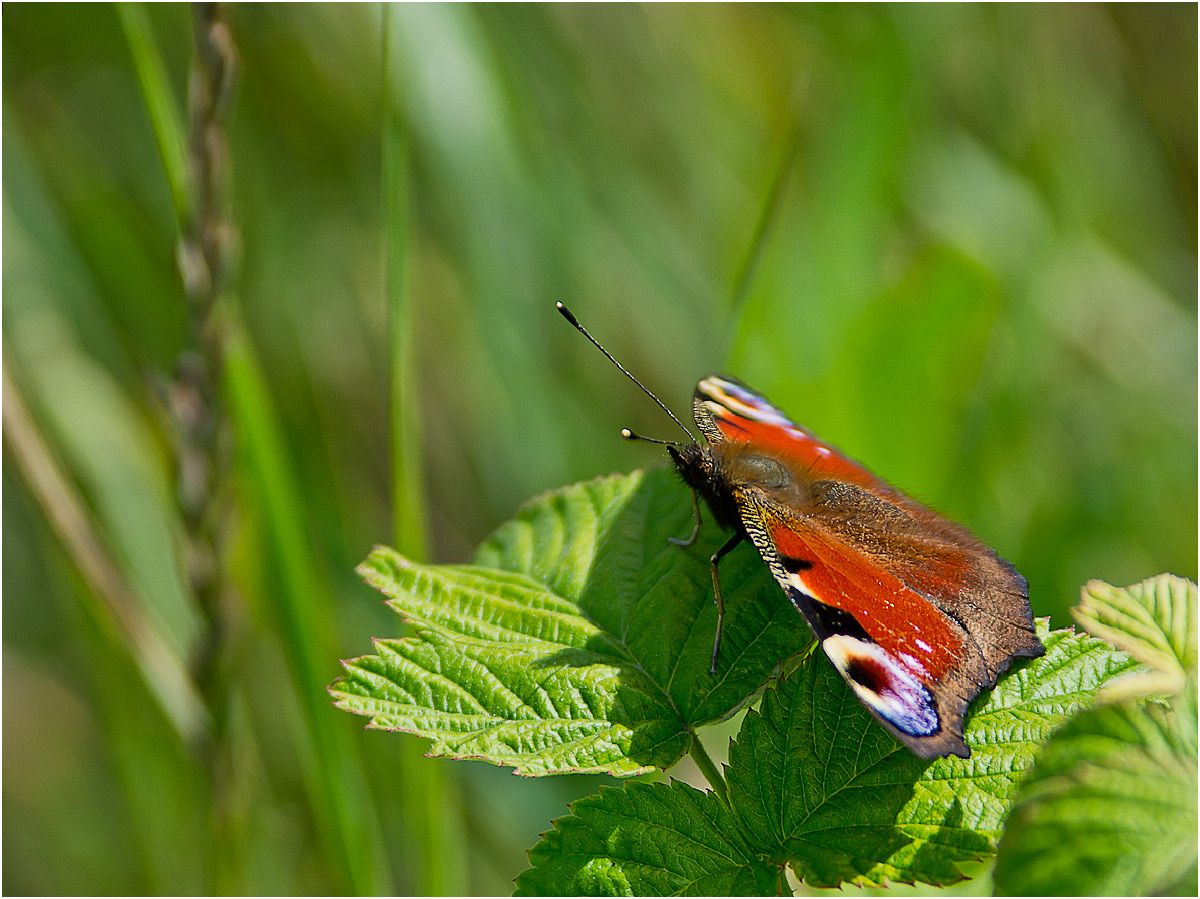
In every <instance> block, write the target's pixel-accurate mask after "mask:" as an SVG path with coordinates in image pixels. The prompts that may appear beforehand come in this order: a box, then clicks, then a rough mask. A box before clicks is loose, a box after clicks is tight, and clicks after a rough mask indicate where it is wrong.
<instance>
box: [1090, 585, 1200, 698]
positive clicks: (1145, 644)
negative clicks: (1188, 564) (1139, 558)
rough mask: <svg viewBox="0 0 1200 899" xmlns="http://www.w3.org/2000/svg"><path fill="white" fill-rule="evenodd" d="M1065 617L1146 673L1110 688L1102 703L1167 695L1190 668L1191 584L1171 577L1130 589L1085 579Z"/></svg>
mask: <svg viewBox="0 0 1200 899" xmlns="http://www.w3.org/2000/svg"><path fill="white" fill-rule="evenodd" d="M1071 614H1073V615H1074V616H1075V620H1076V621H1078V622H1079V623H1080V624H1081V625H1082V626H1083V627H1084V628H1085V629H1086V630H1087V631H1088V632H1089V633H1091V634H1094V635H1095V636H1097V637H1100V638H1101V639H1102V640H1107V641H1108V642H1109V643H1111V644H1112V645H1113V646H1116V647H1117V648H1118V649H1123V650H1125V652H1127V653H1129V654H1130V655H1131V656H1133V657H1134V658H1135V659H1137V660H1138V661H1139V662H1142V663H1143V664H1145V665H1146V666H1148V667H1149V668H1150V669H1151V670H1150V672H1149V673H1141V674H1135V675H1132V676H1130V677H1128V678H1124V679H1123V680H1122V681H1120V682H1119V683H1117V684H1114V685H1113V687H1112V688H1110V689H1108V690H1106V691H1105V698H1106V699H1111V700H1115V699H1120V698H1123V697H1125V696H1134V695H1148V694H1165V695H1168V696H1169V695H1173V694H1175V693H1178V692H1179V691H1180V690H1182V689H1183V685H1184V681H1185V679H1186V677H1187V675H1188V673H1190V672H1194V671H1195V670H1196V585H1195V584H1193V583H1192V582H1191V581H1188V580H1185V579H1184V578H1181V577H1176V576H1175V575H1172V574H1160V575H1159V576H1158V577H1153V578H1150V579H1149V580H1146V581H1142V582H1141V583H1140V584H1134V585H1133V586H1132V587H1113V586H1111V585H1110V584H1106V583H1104V581H1089V582H1088V584H1087V586H1086V587H1084V588H1083V599H1082V601H1081V602H1080V604H1079V605H1078V606H1076V607H1075V608H1074V609H1072V610H1071Z"/></svg>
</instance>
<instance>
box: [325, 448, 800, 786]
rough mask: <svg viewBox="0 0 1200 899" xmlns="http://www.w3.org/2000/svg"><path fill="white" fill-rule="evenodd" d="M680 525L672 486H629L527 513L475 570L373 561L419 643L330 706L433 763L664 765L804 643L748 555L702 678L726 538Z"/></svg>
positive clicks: (730, 566)
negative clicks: (427, 743) (366, 718)
mask: <svg viewBox="0 0 1200 899" xmlns="http://www.w3.org/2000/svg"><path fill="white" fill-rule="evenodd" d="M690 519H691V501H690V498H689V495H688V492H687V490H686V489H684V488H683V487H682V485H680V484H679V483H678V481H676V480H675V479H674V478H673V477H672V475H671V474H670V473H669V472H666V471H662V470H659V471H652V472H649V473H640V472H638V473H634V474H632V475H629V476H614V477H611V478H605V479H600V480H596V481H592V482H589V483H585V484H578V485H575V486H572V487H567V488H564V489H562V490H558V491H554V492H552V493H548V494H546V495H544V496H542V497H540V498H538V499H536V500H534V501H533V502H531V503H530V504H529V505H528V506H527V507H526V508H525V509H523V510H522V512H521V513H520V514H519V516H518V517H517V518H516V519H515V520H514V521H511V522H509V523H508V524H506V525H504V526H502V527H501V528H500V529H499V530H498V531H497V532H496V534H495V535H494V536H493V537H492V538H491V539H489V540H488V541H487V542H486V543H485V544H484V545H483V547H482V548H481V549H480V551H479V554H478V556H477V561H478V562H479V563H480V565H476V566H466V565H459V566H422V565H417V564H415V563H412V562H409V561H408V560H406V559H404V558H403V557H401V556H399V555H398V554H397V553H395V552H394V551H392V550H388V549H382V548H381V549H377V550H376V551H375V552H374V553H372V555H371V557H370V558H369V559H368V560H367V562H365V563H364V564H363V566H361V567H360V569H359V570H360V573H362V574H363V576H364V577H366V578H367V580H368V581H369V582H370V583H372V584H373V585H374V586H376V587H378V588H379V589H380V590H382V591H383V592H384V593H385V594H387V595H388V596H389V597H390V602H389V604H390V605H391V606H392V608H393V609H395V610H396V611H397V612H398V613H400V614H401V615H402V616H404V617H405V618H406V619H407V620H409V621H410V622H412V623H413V624H414V625H416V627H417V629H418V635H417V637H415V638H408V639H404V640H380V641H377V642H376V648H377V650H378V652H377V654H376V655H374V656H364V657H362V658H359V659H354V660H351V661H349V662H347V663H345V665H346V670H347V675H346V676H345V677H343V678H342V679H341V680H339V681H338V682H337V683H336V684H334V685H333V687H331V692H332V693H333V695H334V697H335V699H336V700H337V704H338V705H339V706H340V707H341V708H344V709H347V710H349V711H353V712H357V713H359V714H363V715H370V716H371V723H370V725H369V726H370V727H376V728H384V729H391V730H403V731H407V732H410V733H415V734H420V735H422V736H425V737H429V738H430V739H432V740H433V741H434V744H433V747H432V753H433V754H434V755H448V756H453V757H457V758H480V759H485V760H488V761H492V762H495V763H497V764H503V765H512V766H513V767H515V768H516V769H517V771H518V772H519V773H522V774H550V773H559V772H566V771H593V772H595V771H605V772H608V773H611V774H621V775H623V774H633V773H637V772H641V771H646V770H648V769H650V768H653V767H667V766H669V765H671V764H673V763H674V762H675V761H677V760H678V759H679V757H680V756H681V755H682V754H683V753H684V752H685V751H686V750H687V747H688V745H689V741H690V739H691V737H690V730H691V728H693V727H695V726H696V725H699V724H703V723H706V722H709V721H713V720H717V719H720V718H722V717H726V716H728V715H730V714H732V713H733V712H734V711H736V710H737V709H738V708H739V707H741V706H742V705H743V704H744V703H745V702H747V701H748V700H749V699H750V698H752V697H753V696H754V695H756V693H757V691H758V689H759V688H760V686H761V685H762V684H763V683H765V682H766V680H767V679H768V678H769V676H770V675H771V673H772V671H773V670H775V669H776V668H777V666H778V664H779V662H780V661H781V660H782V659H784V658H786V657H787V656H789V655H791V654H793V653H794V652H795V651H796V650H798V649H799V648H801V647H802V646H803V645H805V643H806V642H808V640H809V634H808V630H807V627H806V626H805V625H804V624H803V622H802V620H801V619H800V616H799V615H797V614H796V612H795V611H794V609H792V607H791V605H790V604H789V603H788V602H787V601H786V600H785V598H784V597H783V595H782V594H781V593H780V591H779V589H778V587H777V586H776V585H775V583H774V581H773V580H772V579H771V577H770V574H769V573H768V571H767V569H766V566H765V565H764V564H763V563H762V560H761V559H760V558H759V556H758V554H757V553H756V552H754V550H753V548H752V547H749V546H747V547H745V548H743V549H739V550H738V551H737V552H734V553H732V554H731V555H730V556H729V557H728V559H727V560H726V562H725V563H723V564H722V567H721V578H722V586H723V589H724V593H725V597H726V600H725V604H726V617H725V632H724V638H723V642H722V647H721V656H720V660H719V664H718V669H717V674H716V675H715V676H714V675H712V674H711V673H710V672H709V664H710V655H711V650H712V639H713V634H714V630H715V627H716V613H715V608H714V606H713V601H712V586H711V579H710V575H709V566H708V558H709V556H710V555H711V554H712V552H713V551H714V550H715V549H716V547H717V545H719V544H718V540H720V539H721V535H720V534H719V532H717V531H716V529H713V528H710V529H706V533H704V534H703V535H702V537H701V539H700V540H698V541H697V543H696V545H695V546H691V547H687V548H682V547H678V546H674V545H672V544H670V543H669V539H668V538H669V537H671V536H675V535H681V534H687V533H688V531H689V529H690ZM481 566H488V567H481Z"/></svg>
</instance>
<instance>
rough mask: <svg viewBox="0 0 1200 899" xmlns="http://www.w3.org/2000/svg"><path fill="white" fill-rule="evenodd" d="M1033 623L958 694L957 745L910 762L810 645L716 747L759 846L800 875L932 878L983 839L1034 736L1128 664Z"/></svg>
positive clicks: (952, 870) (816, 882) (735, 803)
mask: <svg viewBox="0 0 1200 899" xmlns="http://www.w3.org/2000/svg"><path fill="white" fill-rule="evenodd" d="M1038 635H1039V636H1040V637H1041V639H1042V642H1043V643H1044V644H1045V646H1046V654H1045V655H1044V656H1043V657H1042V658H1040V659H1035V660H1032V661H1029V662H1021V663H1018V664H1017V665H1015V666H1014V670H1013V671H1012V672H1010V673H1009V675H1008V676H1007V677H1005V678H1003V679H1002V680H1001V682H1000V683H999V684H998V685H997V686H996V688H995V689H994V690H992V691H991V692H990V693H984V694H983V695H981V696H980V698H979V699H977V700H976V701H975V703H974V705H973V706H972V713H971V715H970V717H969V719H968V721H967V726H966V738H967V742H968V744H969V745H970V746H971V758H970V759H959V758H945V759H937V760H935V761H933V762H929V761H923V760H921V759H919V758H917V757H916V756H914V755H913V754H912V753H911V752H909V751H908V750H907V749H905V748H904V747H903V746H901V745H900V744H899V743H898V742H897V741H896V740H895V739H893V738H892V737H891V736H890V735H888V734H887V733H886V732H885V731H884V730H883V728H881V727H880V726H879V725H878V724H876V723H875V722H874V721H873V720H872V719H871V717H870V716H869V715H868V714H867V712H866V710H865V709H863V707H862V706H861V705H860V704H859V702H858V701H857V700H856V699H855V698H854V695H853V694H852V693H851V691H850V689H849V688H848V687H847V686H846V684H845V682H844V681H843V680H842V678H841V677H840V676H839V675H838V674H837V672H836V671H835V670H834V668H833V666H832V665H831V664H829V661H828V659H826V658H825V656H824V655H823V654H821V653H813V654H812V656H810V657H809V658H808V659H806V660H805V661H804V662H803V663H802V664H801V665H800V666H799V667H798V668H797V669H796V670H795V671H794V672H792V673H791V674H789V675H787V676H786V677H785V678H783V679H782V681H781V682H780V683H779V684H778V686H777V687H775V688H774V689H770V690H768V691H767V693H766V696H765V698H764V700H763V704H762V707H761V708H760V709H759V710H757V711H752V712H751V713H750V714H749V715H747V717H746V722H745V724H744V725H743V727H742V731H741V733H740V734H739V735H738V738H737V740H736V742H735V743H734V744H733V745H732V747H731V749H730V755H729V760H730V765H729V769H728V783H729V798H730V803H731V805H732V807H733V809H734V811H735V812H736V813H737V814H738V817H739V819H740V820H741V822H742V824H743V826H744V828H745V833H746V835H747V838H748V839H749V840H750V842H751V844H752V845H753V846H754V848H755V849H756V851H758V852H759V853H761V854H763V855H765V856H768V857H772V858H781V859H787V861H788V862H789V863H790V864H791V865H792V867H793V869H794V870H795V871H796V873H797V875H799V876H800V877H802V878H803V879H804V880H805V882H807V883H808V884H809V885H810V886H818V887H830V886H837V885H839V884H841V883H843V882H847V881H848V882H851V883H856V884H859V885H864V886H878V885H881V884H883V883H884V882H885V881H889V880H890V881H902V882H915V881H922V882H925V883H932V884H945V883H950V882H953V881H956V880H961V879H962V876H963V875H962V874H961V873H960V871H959V869H958V864H959V863H960V862H964V861H967V860H971V859H977V858H981V857H983V856H986V855H989V854H991V853H992V852H994V851H995V846H996V841H997V840H998V839H999V836H1000V831H1001V828H1002V827H1003V824H1004V818H1005V815H1006V813H1007V811H1008V808H1009V802H1010V800H1011V798H1012V795H1013V792H1014V790H1015V788H1016V784H1017V781H1018V780H1019V779H1020V777H1021V775H1022V774H1023V772H1024V771H1026V770H1027V769H1028V768H1029V767H1030V766H1031V765H1032V762H1033V754H1034V751H1035V749H1036V748H1037V746H1038V744H1039V743H1040V742H1041V741H1043V740H1045V739H1046V738H1047V737H1048V736H1049V734H1050V733H1051V731H1053V729H1054V728H1055V727H1057V726H1058V725H1060V724H1061V723H1062V721H1063V720H1064V719H1065V718H1066V717H1067V716H1068V715H1070V714H1072V713H1073V712H1075V711H1076V710H1077V709H1079V708H1080V707H1082V706H1084V705H1086V704H1088V703H1089V702H1090V701H1091V700H1092V698H1093V696H1094V694H1095V692H1096V691H1097V690H1098V689H1099V688H1100V687H1101V686H1103V685H1104V684H1105V683H1107V682H1108V681H1109V680H1111V679H1112V678H1113V677H1116V676H1119V675H1120V674H1123V673H1124V672H1126V671H1128V670H1129V669H1130V668H1131V667H1133V665H1134V664H1135V663H1134V662H1132V661H1131V660H1129V659H1128V658H1127V657H1126V656H1124V654H1122V653H1119V652H1116V651H1114V650H1112V649H1111V648H1108V647H1106V646H1105V645H1104V644H1102V643H1101V642H1100V641H1098V640H1093V639H1090V638H1088V637H1085V636H1082V635H1076V634H1074V633H1071V632H1069V631H1054V632H1052V633H1051V632H1048V631H1047V628H1046V624H1045V622H1044V621H1040V622H1039V623H1038Z"/></svg>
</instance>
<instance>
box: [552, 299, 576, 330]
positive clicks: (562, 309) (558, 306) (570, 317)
mask: <svg viewBox="0 0 1200 899" xmlns="http://www.w3.org/2000/svg"><path fill="white" fill-rule="evenodd" d="M554 308H555V309H557V310H558V311H559V312H561V313H562V317H563V318H565V319H566V320H567V321H569V322H570V323H571V324H573V325H574V326H575V327H576V328H578V327H579V322H578V321H576V320H575V316H574V315H572V314H571V310H570V309H568V308H567V307H566V306H564V305H563V304H562V303H555V304H554Z"/></svg>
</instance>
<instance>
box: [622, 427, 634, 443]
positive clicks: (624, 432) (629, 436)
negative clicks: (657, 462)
mask: <svg viewBox="0 0 1200 899" xmlns="http://www.w3.org/2000/svg"><path fill="white" fill-rule="evenodd" d="M621 436H622V437H624V438H625V439H626V440H637V439H638V437H637V434H635V433H633V431H631V430H629V428H621Z"/></svg>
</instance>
